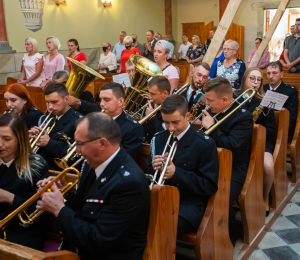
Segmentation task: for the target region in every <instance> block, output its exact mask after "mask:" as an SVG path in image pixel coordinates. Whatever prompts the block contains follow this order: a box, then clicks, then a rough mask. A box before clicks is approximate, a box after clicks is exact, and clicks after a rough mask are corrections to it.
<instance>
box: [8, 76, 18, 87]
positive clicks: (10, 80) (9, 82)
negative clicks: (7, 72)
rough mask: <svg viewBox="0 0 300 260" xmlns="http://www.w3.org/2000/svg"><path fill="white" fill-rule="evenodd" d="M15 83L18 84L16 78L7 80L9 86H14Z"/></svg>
mask: <svg viewBox="0 0 300 260" xmlns="http://www.w3.org/2000/svg"><path fill="white" fill-rule="evenodd" d="M14 83H18V80H17V79H15V78H11V77H7V79H6V84H7V85H10V84H14Z"/></svg>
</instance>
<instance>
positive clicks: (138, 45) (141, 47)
mask: <svg viewBox="0 0 300 260" xmlns="http://www.w3.org/2000/svg"><path fill="white" fill-rule="evenodd" d="M131 38H132V41H133V45H132V46H133V47H134V48H137V49H139V50H140V52H141V53H143V52H144V45H143V44H140V43H139V42H138V37H137V35H136V34H132V35H131Z"/></svg>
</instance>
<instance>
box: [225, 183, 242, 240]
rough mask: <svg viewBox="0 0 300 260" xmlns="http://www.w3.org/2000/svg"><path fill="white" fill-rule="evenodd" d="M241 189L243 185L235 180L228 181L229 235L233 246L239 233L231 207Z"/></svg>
mask: <svg viewBox="0 0 300 260" xmlns="http://www.w3.org/2000/svg"><path fill="white" fill-rule="evenodd" d="M242 189H243V185H242V184H240V183H238V182H235V181H231V183H230V201H229V221H228V224H229V237H230V240H231V243H232V245H233V246H235V242H236V240H237V238H238V235H239V231H238V228H237V223H236V215H235V210H234V208H233V206H232V205H233V204H234V203H235V202H236V200H237V199H238V197H239V195H240V193H241V191H242Z"/></svg>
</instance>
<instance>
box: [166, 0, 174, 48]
mask: <svg viewBox="0 0 300 260" xmlns="http://www.w3.org/2000/svg"><path fill="white" fill-rule="evenodd" d="M165 34H167V35H168V38H169V41H170V42H172V43H174V42H175V41H174V39H173V33H172V0H165Z"/></svg>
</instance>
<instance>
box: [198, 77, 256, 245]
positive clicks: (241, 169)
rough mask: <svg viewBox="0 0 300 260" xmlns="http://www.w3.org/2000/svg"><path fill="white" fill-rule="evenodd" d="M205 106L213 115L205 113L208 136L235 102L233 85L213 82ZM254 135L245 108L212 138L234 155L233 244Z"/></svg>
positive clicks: (205, 89)
mask: <svg viewBox="0 0 300 260" xmlns="http://www.w3.org/2000/svg"><path fill="white" fill-rule="evenodd" d="M204 91H205V96H206V104H207V105H208V106H209V107H210V111H209V112H207V111H205V110H203V111H204V114H205V117H203V120H202V125H203V128H204V129H203V131H204V132H205V131H206V130H207V129H209V128H210V127H213V125H214V124H215V120H214V119H213V117H212V116H214V115H215V114H217V113H219V112H221V111H222V110H223V109H225V108H226V107H227V106H229V105H230V104H231V103H232V102H233V93H232V87H231V84H230V82H229V81H228V80H227V79H225V78H222V77H216V78H214V79H212V80H210V81H209V82H208V83H207V84H206V85H205V87H204ZM234 108H236V105H233V106H232V107H230V108H229V109H228V110H226V111H224V112H223V113H221V114H220V115H219V117H218V118H217V119H218V120H220V119H222V118H224V117H225V116H226V115H227V114H228V113H229V112H231V111H232V110H233V109H234ZM252 132H253V119H252V115H251V113H250V112H249V111H248V110H247V109H245V108H239V109H238V110H237V111H235V112H234V113H233V114H232V115H231V116H230V117H228V118H227V119H226V120H225V121H224V122H223V123H221V124H220V125H219V126H218V127H217V128H216V129H215V130H213V131H212V132H211V133H210V136H211V137H212V138H213V139H214V140H215V142H216V144H217V147H220V148H225V149H228V150H230V151H231V152H232V174H231V184H230V208H229V235H230V238H231V241H232V242H233V244H234V243H235V241H236V239H237V237H236V236H237V233H236V230H237V229H236V223H235V212H234V209H233V208H232V205H233V204H234V203H235V201H236V200H237V199H238V196H239V195H240V193H241V190H242V188H243V185H244V182H245V180H246V175H247V171H248V166H249V162H250V154H251V144H252Z"/></svg>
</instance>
